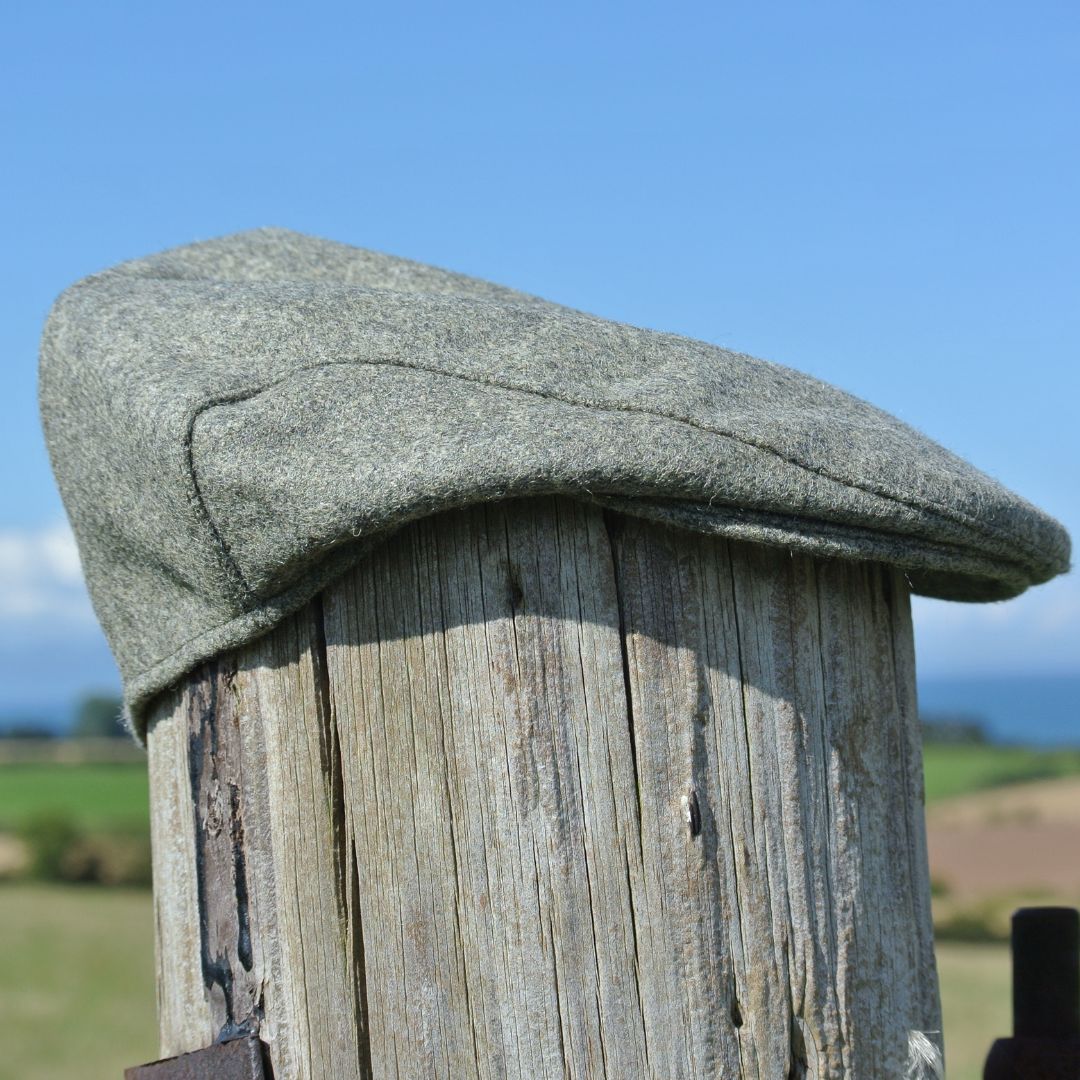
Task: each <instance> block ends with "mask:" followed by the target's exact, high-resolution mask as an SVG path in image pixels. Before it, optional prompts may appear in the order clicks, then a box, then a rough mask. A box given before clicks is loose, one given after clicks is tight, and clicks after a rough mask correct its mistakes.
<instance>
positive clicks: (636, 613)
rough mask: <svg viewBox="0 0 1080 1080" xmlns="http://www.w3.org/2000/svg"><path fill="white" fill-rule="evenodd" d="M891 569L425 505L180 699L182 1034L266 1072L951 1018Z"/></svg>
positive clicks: (796, 1057) (843, 1034)
mask: <svg viewBox="0 0 1080 1080" xmlns="http://www.w3.org/2000/svg"><path fill="white" fill-rule="evenodd" d="M914 695H915V691H914V667H913V654H912V637H911V624H910V618H909V605H908V593H907V588H906V585H905V582H904V579H903V576H902V574H901V573H900V572H898V571H894V570H891V569H888V568H884V567H881V566H878V565H875V564H862V565H860V564H852V563H840V562H832V561H823V560H819V559H813V558H809V557H803V556H798V555H794V556H793V555H792V554H790V553H789V552H787V551H784V550H779V549H769V548H764V547H759V546H752V545H746V544H739V543H735V542H729V541H726V540H723V539H713V538H709V537H705V536H701V535H697V534H692V533H688V532H680V531H675V530H671V529H668V528H664V527H661V526H658V525H653V524H650V523H647V522H645V521H642V520H639V519H635V518H629V517H623V516H621V515H618V514H615V513H612V512H604V511H601V510H600V509H598V508H596V507H593V506H590V505H586V504H579V503H576V502H572V501H569V500H564V499H538V500H529V501H515V502H505V503H497V504H491V505H487V506H483V507H478V508H474V509H468V510H462V511H457V512H453V513H448V514H443V515H440V516H437V517H432V518H429V519H426V520H424V521H422V522H420V523H418V524H415V525H412V526H409V527H407V528H405V529H403V530H402V531H400V532H399V533H398V534H396V535H395V536H394V537H393V538H391V539H390V540H389V541H387V543H386V545H385V546H384V547H383V548H381V549H380V550H379V551H378V552H377V553H376V554H375V555H373V556H372V557H371V558H370V559H368V560H367V561H366V562H364V563H363V564H362V565H361V566H359V567H358V568H357V569H356V570H355V571H353V572H352V573H351V574H350V575H348V576H347V577H346V578H344V579H343V580H341V581H340V582H338V583H337V584H335V585H334V586H332V587H331V588H329V589H328V590H326V591H325V592H324V594H323V595H322V597H321V598H320V599H319V600H318V601H316V602H314V603H312V604H310V605H308V606H307V607H305V608H304V609H303V610H301V611H300V612H298V613H297V614H296V615H294V616H292V617H291V618H290V619H288V620H286V621H285V622H284V623H283V624H282V625H281V626H280V627H279V628H278V629H276V630H275V631H273V632H272V633H270V634H269V635H267V636H266V637H264V638H262V639H261V640H259V641H256V642H255V643H253V644H252V645H250V646H247V647H245V648H244V649H242V650H239V651H238V652H237V653H236V654H232V655H228V656H224V657H221V658H219V660H218V661H217V662H216V663H214V664H211V665H208V666H206V667H204V668H203V669H202V670H201V671H199V672H198V673H196V674H195V675H194V676H193V677H192V678H191V679H190V680H189V682H188V683H187V685H186V686H184V687H183V688H182V689H180V690H179V691H178V692H177V693H176V694H175V695H174V697H173V698H172V700H170V701H167V702H164V703H162V705H161V706H160V707H159V709H158V711H157V714H156V716H155V718H154V721H153V724H152V729H151V732H150V736H149V750H150V769H151V784H152V801H153V842H154V875H155V902H156V906H157V926H158V966H159V972H158V974H159V994H160V999H161V1001H160V1004H161V1036H162V1052H163V1054H178V1053H181V1052H183V1051H186V1050H191V1049H195V1048H197V1047H202V1046H206V1045H208V1044H210V1043H212V1042H213V1041H215V1040H218V1039H222V1038H229V1037H234V1036H238V1035H244V1034H257V1035H258V1036H259V1037H260V1038H261V1039H262V1040H263V1042H264V1043H265V1044H266V1046H267V1050H268V1057H269V1060H270V1063H271V1065H272V1068H273V1073H274V1076H275V1077H276V1078H277V1080H291V1078H294V1077H295V1078H301V1077H302V1078H311V1080H322V1078H326V1077H334V1078H335V1080H338V1078H340V1080H348V1078H351V1077H368V1076H374V1077H380V1078H384V1077H385V1078H389V1077H399V1078H408V1080H412V1078H415V1077H421V1076H438V1077H452V1078H455V1080H456V1078H458V1077H476V1078H480V1077H484V1078H488V1077H520V1078H528V1080H533V1078H537V1077H557V1076H570V1077H608V1078H638V1077H650V1078H656V1080H670V1078H672V1077H724V1078H737V1077H744V1078H753V1080H765V1078H768V1080H773V1078H777V1077H783V1078H796V1077H841V1076H843V1077H846V1078H859V1077H866V1078H880V1077H891V1076H896V1077H900V1076H903V1075H904V1070H905V1067H906V1064H907V1048H908V1035H909V1032H910V1031H912V1030H916V1031H929V1032H936V1031H938V1030H940V1027H941V1024H940V1015H939V1005H938V994H937V983H936V976H935V972H934V963H933V953H932V935H931V924H930V909H929V883H928V876H927V864H926V851H925V839H924V827H923V818H922V770H921V756H920V747H919V727H918V722H917V712H916V707H915V696H914Z"/></svg>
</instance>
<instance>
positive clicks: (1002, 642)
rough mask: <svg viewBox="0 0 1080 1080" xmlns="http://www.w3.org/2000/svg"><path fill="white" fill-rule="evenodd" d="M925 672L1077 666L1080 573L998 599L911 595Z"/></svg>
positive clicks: (1066, 669)
mask: <svg viewBox="0 0 1080 1080" xmlns="http://www.w3.org/2000/svg"><path fill="white" fill-rule="evenodd" d="M912 611H913V615H914V620H915V645H916V649H917V652H918V660H919V671H920V673H921V674H923V675H985V674H992V673H997V674H1003V675H1004V674H1022V673H1032V674H1037V673H1046V672H1054V671H1057V672H1063V673H1064V672H1076V671H1080V577H1078V576H1076V575H1074V574H1069V575H1067V576H1065V577H1061V578H1057V579H1055V580H1054V581H1051V582H1049V583H1047V584H1046V585H1039V586H1037V587H1035V588H1033V589H1030V590H1028V592H1026V593H1024V594H1023V595H1022V596H1019V597H1017V598H1016V599H1015V600H1007V601H1005V602H1003V603H999V604H957V603H950V602H948V601H942V600H927V599H924V598H922V597H915V598H914V599H913V604H912Z"/></svg>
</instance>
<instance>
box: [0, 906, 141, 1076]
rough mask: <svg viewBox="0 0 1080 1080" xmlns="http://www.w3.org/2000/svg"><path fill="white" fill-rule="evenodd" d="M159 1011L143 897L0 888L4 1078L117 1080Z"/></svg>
mask: <svg viewBox="0 0 1080 1080" xmlns="http://www.w3.org/2000/svg"><path fill="white" fill-rule="evenodd" d="M156 1009H157V1006H156V1001H155V990H154V944H153V908H152V904H151V900H150V894H149V892H147V891H145V890H141V891H128V890H122V889H101V888H94V887H92V886H90V887H78V886H59V885H48V886H45V885H0V1048H2V1049H0V1080H119V1077H121V1076H123V1074H124V1073H123V1070H124V1068H125V1067H127V1066H130V1065H138V1064H141V1063H142V1062H144V1061H152V1060H154V1059H155V1058H156V1057H157V1018H156Z"/></svg>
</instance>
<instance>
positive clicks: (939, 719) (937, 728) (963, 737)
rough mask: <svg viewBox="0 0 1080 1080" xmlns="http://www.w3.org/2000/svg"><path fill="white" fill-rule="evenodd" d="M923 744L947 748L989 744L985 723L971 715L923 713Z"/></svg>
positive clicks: (921, 718)
mask: <svg viewBox="0 0 1080 1080" xmlns="http://www.w3.org/2000/svg"><path fill="white" fill-rule="evenodd" d="M919 721H920V723H921V724H922V737H923V742H926V743H939V744H944V745H948V746H985V745H986V744H987V743H988V742H990V737H989V735H988V734H987V732H986V721H985V719H983V717H981V716H976V715H974V714H972V713H923V714H922V715H921V716H920V717H919Z"/></svg>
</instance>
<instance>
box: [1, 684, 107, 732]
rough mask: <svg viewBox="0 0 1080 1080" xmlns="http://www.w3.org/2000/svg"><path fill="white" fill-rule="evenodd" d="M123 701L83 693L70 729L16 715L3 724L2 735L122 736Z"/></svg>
mask: <svg viewBox="0 0 1080 1080" xmlns="http://www.w3.org/2000/svg"><path fill="white" fill-rule="evenodd" d="M122 705H123V703H122V702H121V700H120V698H118V697H117V696H116V695H115V694H84V695H83V696H82V697H81V698H79V700H78V702H77V703H76V705H75V720H74V723H73V724H72V726H71V731H70V732H69V733H65V732H57V731H55V730H53V729H52V728H51V727H49V726H48V725H47V724H44V723H42V722H41V721H38V720H34V719H33V718H28V719H13V720H11V721H8V722H7V723H2V724H0V739H53V738H57V737H62V736H63V735H65V734H70V735H71V736H73V737H75V738H81V739H85V738H103V737H104V738H123V737H124V736H125V735H126V734H127V732H126V731H125V730H124V726H123V722H122V720H121V718H120V713H121V708H122Z"/></svg>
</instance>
